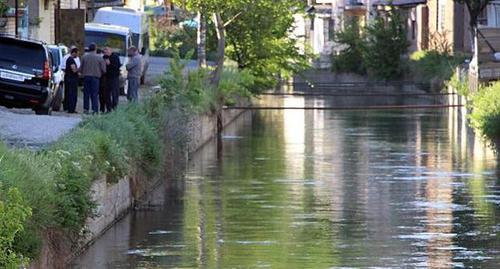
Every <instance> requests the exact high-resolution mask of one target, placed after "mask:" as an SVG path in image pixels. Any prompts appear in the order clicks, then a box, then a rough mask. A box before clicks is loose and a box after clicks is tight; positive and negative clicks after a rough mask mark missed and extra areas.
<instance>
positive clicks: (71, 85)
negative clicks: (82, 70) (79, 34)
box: [64, 48, 79, 113]
mask: <svg viewBox="0 0 500 269" xmlns="http://www.w3.org/2000/svg"><path fill="white" fill-rule="evenodd" d="M77 57H78V49H77V48H72V49H71V52H70V57H68V59H67V60H66V63H65V64H66V69H65V70H66V72H65V73H64V90H65V91H66V92H67V94H66V96H65V101H66V109H67V110H68V112H69V113H76V103H77V101H78V80H79V76H78V64H77V62H76V60H75V59H76V58H77Z"/></svg>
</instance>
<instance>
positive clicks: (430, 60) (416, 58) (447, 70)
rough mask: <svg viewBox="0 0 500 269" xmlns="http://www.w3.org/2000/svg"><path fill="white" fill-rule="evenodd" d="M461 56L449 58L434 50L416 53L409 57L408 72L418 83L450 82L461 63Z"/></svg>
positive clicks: (462, 58)
mask: <svg viewBox="0 0 500 269" xmlns="http://www.w3.org/2000/svg"><path fill="white" fill-rule="evenodd" d="M464 58H465V57H464V56H463V55H455V56H450V55H448V54H445V53H440V52H438V51H435V50H430V51H425V50H424V51H417V52H414V53H413V54H412V55H411V56H410V71H411V73H412V76H413V79H414V80H415V81H418V82H429V81H431V80H440V81H446V80H450V79H451V77H452V75H453V72H454V71H455V68H456V67H457V66H458V65H459V64H461V63H463V61H464Z"/></svg>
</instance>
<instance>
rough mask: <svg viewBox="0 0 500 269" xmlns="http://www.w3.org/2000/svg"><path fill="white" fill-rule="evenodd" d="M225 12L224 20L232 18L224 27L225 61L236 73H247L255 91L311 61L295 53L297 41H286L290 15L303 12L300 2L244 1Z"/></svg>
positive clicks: (289, 26)
mask: <svg viewBox="0 0 500 269" xmlns="http://www.w3.org/2000/svg"><path fill="white" fill-rule="evenodd" d="M240 2H241V4H240V5H236V6H233V7H232V8H228V9H226V10H225V12H224V15H225V17H226V21H227V18H232V17H235V16H237V17H236V19H235V20H234V21H232V22H231V23H230V24H229V25H228V26H227V27H226V33H227V39H228V45H229V46H228V57H229V58H230V59H232V60H234V61H236V62H237V63H238V67H239V68H240V69H245V68H246V69H249V70H250V72H251V74H253V76H254V77H255V78H256V80H255V87H254V89H255V90H262V89H269V88H270V87H273V86H275V85H276V83H277V82H278V81H279V79H280V78H283V77H288V76H290V75H292V74H293V73H297V72H300V71H302V70H304V69H306V68H308V67H309V59H310V58H311V57H312V55H311V54H309V53H308V52H307V51H306V52H305V53H304V54H301V53H299V50H298V43H297V40H295V39H292V38H290V37H289V36H290V35H289V32H290V30H291V29H292V27H293V23H294V19H293V15H294V14H295V13H296V10H303V8H304V1H299V0H284V1H272V0H263V1H256V2H254V1H244V0H240Z"/></svg>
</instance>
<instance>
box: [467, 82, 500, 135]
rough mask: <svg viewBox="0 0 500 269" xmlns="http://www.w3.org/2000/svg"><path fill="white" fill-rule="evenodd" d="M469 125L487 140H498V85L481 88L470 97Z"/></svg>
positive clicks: (499, 101)
mask: <svg viewBox="0 0 500 269" xmlns="http://www.w3.org/2000/svg"><path fill="white" fill-rule="evenodd" d="M472 107H473V110H472V114H471V115H470V124H471V126H472V127H474V128H475V129H477V130H479V132H480V133H481V134H482V135H483V136H485V137H486V138H488V139H491V140H493V141H495V140H496V139H498V138H500V83H494V84H493V85H491V86H488V87H484V88H481V89H480V90H479V91H478V92H477V93H476V94H475V95H474V96H472Z"/></svg>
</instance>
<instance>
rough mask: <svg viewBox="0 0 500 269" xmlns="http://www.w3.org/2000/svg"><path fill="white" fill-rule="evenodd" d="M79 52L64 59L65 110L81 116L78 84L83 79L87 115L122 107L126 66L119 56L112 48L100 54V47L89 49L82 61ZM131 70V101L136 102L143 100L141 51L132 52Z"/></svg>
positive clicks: (132, 49) (128, 91) (129, 95)
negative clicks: (123, 79) (78, 113)
mask: <svg viewBox="0 0 500 269" xmlns="http://www.w3.org/2000/svg"><path fill="white" fill-rule="evenodd" d="M78 55H79V50H78V48H76V47H72V48H71V50H70V53H69V54H68V55H66V56H65V57H64V59H63V62H64V64H63V68H64V71H65V75H64V93H65V97H64V102H63V107H64V110H66V111H68V113H77V112H76V104H77V102H78V83H79V81H80V77H82V78H83V113H86V114H88V113H90V109H92V111H91V112H92V113H94V114H97V113H99V111H100V112H101V113H104V112H110V111H112V110H114V109H116V107H117V106H118V101H119V97H120V68H121V66H122V63H121V62H120V57H119V56H118V54H116V53H114V52H113V51H112V50H111V48H109V47H105V48H104V49H103V50H98V49H97V46H96V44H94V43H92V44H90V45H89V46H88V52H86V53H85V54H84V55H83V56H82V58H81V60H80V58H79V57H78ZM128 57H129V60H128V63H127V64H126V65H125V67H126V69H127V72H128V73H127V81H128V88H127V98H128V100H129V101H130V102H136V101H137V100H138V98H139V86H140V77H141V73H142V70H141V68H142V63H141V58H140V55H139V52H138V50H137V48H135V47H130V48H129V50H128Z"/></svg>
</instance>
